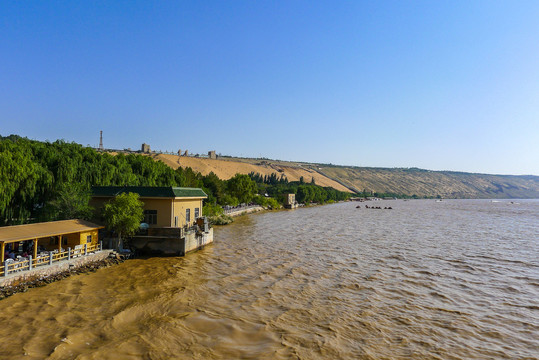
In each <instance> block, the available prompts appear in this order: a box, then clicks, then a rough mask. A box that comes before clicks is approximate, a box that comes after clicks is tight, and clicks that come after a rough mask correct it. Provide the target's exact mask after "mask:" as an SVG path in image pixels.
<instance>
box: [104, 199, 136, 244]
mask: <svg viewBox="0 0 539 360" xmlns="http://www.w3.org/2000/svg"><path fill="white" fill-rule="evenodd" d="M143 206H144V203H143V202H142V201H140V200H139V195H138V194H135V193H127V194H120V195H118V196H116V197H115V198H114V199H112V200H111V201H109V202H108V203H106V204H105V206H104V207H103V217H104V219H105V223H106V224H107V227H108V228H109V229H110V230H113V231H114V232H116V233H117V234H118V238H119V239H120V241H121V239H122V236H132V235H134V234H135V233H136V231H137V230H138V228H139V227H140V223H141V222H142V220H143V219H144V213H143V210H142V207H143Z"/></svg>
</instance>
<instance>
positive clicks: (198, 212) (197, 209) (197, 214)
mask: <svg viewBox="0 0 539 360" xmlns="http://www.w3.org/2000/svg"><path fill="white" fill-rule="evenodd" d="M199 215H200V209H199V208H195V220H196V219H198V216H199Z"/></svg>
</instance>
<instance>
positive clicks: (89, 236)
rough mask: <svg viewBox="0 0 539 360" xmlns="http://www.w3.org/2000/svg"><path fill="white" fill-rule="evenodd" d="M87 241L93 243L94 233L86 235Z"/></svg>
mask: <svg viewBox="0 0 539 360" xmlns="http://www.w3.org/2000/svg"><path fill="white" fill-rule="evenodd" d="M86 242H87V243H91V242H92V235H88V236H86Z"/></svg>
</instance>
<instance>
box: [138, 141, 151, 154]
mask: <svg viewBox="0 0 539 360" xmlns="http://www.w3.org/2000/svg"><path fill="white" fill-rule="evenodd" d="M140 151H141V152H143V153H144V154H149V153H151V152H152V150H151V149H150V145H148V144H146V143H144V144H142V147H141V149H140Z"/></svg>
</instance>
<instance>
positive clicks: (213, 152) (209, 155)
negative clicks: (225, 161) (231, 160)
mask: <svg viewBox="0 0 539 360" xmlns="http://www.w3.org/2000/svg"><path fill="white" fill-rule="evenodd" d="M208 158H210V159H217V154H215V150H212V151H208Z"/></svg>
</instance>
